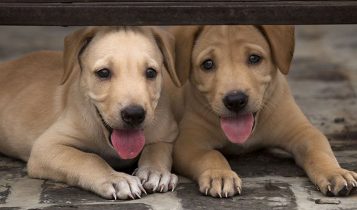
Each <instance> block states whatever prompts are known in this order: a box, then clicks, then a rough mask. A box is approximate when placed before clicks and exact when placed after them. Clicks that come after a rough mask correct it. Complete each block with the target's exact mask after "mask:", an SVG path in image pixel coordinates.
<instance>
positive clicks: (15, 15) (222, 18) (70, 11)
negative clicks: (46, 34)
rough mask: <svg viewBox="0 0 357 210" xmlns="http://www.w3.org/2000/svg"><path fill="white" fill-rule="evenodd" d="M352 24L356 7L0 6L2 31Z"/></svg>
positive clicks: (210, 3)
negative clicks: (40, 27)
mask: <svg viewBox="0 0 357 210" xmlns="http://www.w3.org/2000/svg"><path fill="white" fill-rule="evenodd" d="M356 23H357V2H356V1H266V0H265V1H249V2H247V1H234V2H233V1H226V2H224V3H223V2H213V1H208V2H198V1H195V2H194V1H191V2H190V1H187V2H183V1H180V2H179V1H176V2H173V1H170V2H154V1H150V2H149V1H146V2H139V1H136V2H115V3H113V2H109V3H105V2H101V3H93V2H91V3H90V2H89V3H88V2H86V3H0V24H1V25H60V26H69V25H72V26H80V25H191V24H295V25H298V24H356Z"/></svg>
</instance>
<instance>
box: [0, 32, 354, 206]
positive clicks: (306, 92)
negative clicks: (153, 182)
mask: <svg viewBox="0 0 357 210" xmlns="http://www.w3.org/2000/svg"><path fill="white" fill-rule="evenodd" d="M73 29H74V28H62V27H0V60H1V61H5V60H9V59H11V58H15V57H17V56H20V55H22V54H24V53H26V52H30V51H34V50H40V49H41V50H42V49H62V44H63V41H62V40H63V37H64V36H65V35H66V34H67V33H68V32H69V31H72V30H73ZM356 34H357V25H356V26H350V25H344V26H298V27H297V46H296V51H295V58H294V62H293V66H292V69H291V73H290V74H289V76H288V79H289V82H290V85H291V88H292V90H293V93H294V96H295V98H296V100H297V102H298V104H299V105H300V106H301V108H302V110H303V111H304V112H305V114H306V115H307V116H308V117H309V119H310V120H311V121H312V123H313V124H314V125H315V126H317V127H318V128H319V129H321V130H322V131H323V132H324V133H325V134H326V135H327V136H328V137H329V140H330V142H331V144H332V147H333V150H334V151H335V154H336V156H337V159H338V161H339V162H340V164H341V165H342V166H343V167H345V168H347V169H350V170H355V171H357V116H356V113H357V36H356ZM0 86H1V84H0ZM0 88H1V87H0ZM229 160H230V163H231V165H232V168H233V169H234V170H236V171H237V172H238V174H239V175H240V176H241V177H242V180H243V194H242V195H241V196H236V197H233V198H229V199H215V198H210V197H205V196H202V195H201V194H200V193H199V192H198V190H197V186H196V185H195V184H194V183H192V182H190V181H189V180H187V179H185V178H182V177H181V178H180V184H179V186H178V187H177V189H176V191H175V192H170V193H164V194H160V193H157V194H152V195H148V196H145V197H143V198H142V199H139V200H132V201H108V200H104V199H102V198H100V197H98V196H96V195H94V194H92V193H90V192H86V191H82V190H80V189H78V188H74V187H69V186H67V185H64V184H61V183H56V182H52V181H43V180H37V179H30V178H28V177H27V176H26V168H25V164H24V163H22V162H19V161H16V160H13V159H9V158H7V157H4V156H0V209H118V208H120V209H154V210H160V209H237V208H240V209H289V210H290V209H306V210H310V209H324V210H325V209H327V210H329V209H346V210H347V209H357V193H354V194H353V195H351V196H350V197H345V198H327V197H324V196H322V195H321V194H320V193H319V192H318V191H317V190H316V189H315V187H314V186H313V185H312V184H311V183H310V182H309V180H308V179H307V177H306V176H305V174H304V172H303V171H302V170H301V169H300V168H298V167H297V166H296V165H295V164H294V161H293V160H292V159H291V158H289V157H287V156H285V155H283V154H280V153H274V152H271V151H257V152H254V153H252V154H248V155H245V156H239V157H230V158H229Z"/></svg>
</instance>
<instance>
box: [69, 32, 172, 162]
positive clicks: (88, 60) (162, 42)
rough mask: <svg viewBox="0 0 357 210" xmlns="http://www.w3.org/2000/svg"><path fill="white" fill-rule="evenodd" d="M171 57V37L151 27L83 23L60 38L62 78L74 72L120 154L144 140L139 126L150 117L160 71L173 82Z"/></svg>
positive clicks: (131, 152) (138, 147)
mask: <svg viewBox="0 0 357 210" xmlns="http://www.w3.org/2000/svg"><path fill="white" fill-rule="evenodd" d="M173 58H174V39H173V37H172V36H171V35H170V34H168V33H167V32H165V31H162V30H159V29H157V28H151V27H94V28H86V29H82V30H80V31H77V32H75V33H73V34H72V35H70V36H68V37H67V38H66V40H65V53H64V59H65V74H64V78H63V82H64V83H65V82H66V81H70V80H71V75H72V74H74V73H73V72H75V71H79V72H80V89H81V90H82V92H83V94H84V95H85V96H87V97H88V99H89V101H90V103H91V104H93V106H94V108H95V110H96V112H97V113H96V114H97V115H98V117H99V118H101V121H102V122H101V123H103V125H104V126H103V127H105V128H106V129H107V130H108V131H109V132H106V133H107V134H109V135H108V137H109V138H110V140H111V143H112V145H113V146H114V148H115V149H116V150H117V152H118V153H119V155H120V156H121V157H122V158H126V159H128V158H133V157H135V156H137V155H138V153H139V152H140V151H141V149H142V147H143V145H144V140H145V139H144V136H143V129H144V128H145V127H146V126H147V125H148V124H150V123H152V121H153V120H154V113H155V108H156V106H157V104H158V102H159V98H160V92H161V88H162V84H163V82H162V79H163V78H162V73H163V71H165V70H167V71H168V72H169V74H170V76H171V78H172V79H173V81H174V82H175V83H176V84H179V81H178V79H177V77H176V74H175V71H174V59H173Z"/></svg>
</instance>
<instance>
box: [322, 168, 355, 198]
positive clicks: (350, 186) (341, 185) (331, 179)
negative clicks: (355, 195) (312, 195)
mask: <svg viewBox="0 0 357 210" xmlns="http://www.w3.org/2000/svg"><path fill="white" fill-rule="evenodd" d="M315 180H316V183H315V184H316V186H317V187H318V189H319V190H320V191H321V192H322V193H323V194H324V195H327V196H347V195H349V194H350V192H351V191H353V190H354V189H356V188H357V173H355V172H353V171H348V170H346V169H343V168H336V169H333V170H331V169H329V170H326V171H323V172H320V173H317V175H316V178H315Z"/></svg>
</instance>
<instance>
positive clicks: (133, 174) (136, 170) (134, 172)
mask: <svg viewBox="0 0 357 210" xmlns="http://www.w3.org/2000/svg"><path fill="white" fill-rule="evenodd" d="M136 172H138V168H136V169H135V170H134V171H133V173H132V174H131V175H132V176H135V174H136Z"/></svg>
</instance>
